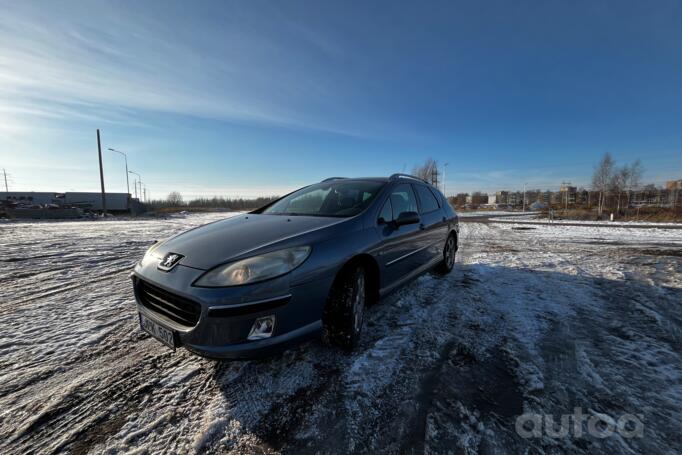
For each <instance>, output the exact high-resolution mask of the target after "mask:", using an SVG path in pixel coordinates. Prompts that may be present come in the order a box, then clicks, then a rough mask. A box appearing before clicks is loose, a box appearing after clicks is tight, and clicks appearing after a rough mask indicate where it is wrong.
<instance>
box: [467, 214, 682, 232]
mask: <svg viewBox="0 0 682 455" xmlns="http://www.w3.org/2000/svg"><path fill="white" fill-rule="evenodd" d="M491 213H492V212H491ZM458 215H459V216H462V215H461V214H458ZM486 215H490V213H487V214H486ZM505 215H508V214H505ZM469 216H473V215H469ZM494 221H495V222H496V223H532V224H548V225H554V224H578V225H579V224H586V225H597V226H599V227H601V226H603V227H615V226H629V227H648V226H660V227H673V228H678V229H682V223H674V222H656V221H609V220H556V219H554V220H549V219H547V218H538V216H537V214H525V215H521V214H519V215H518V216H514V217H511V216H509V217H500V218H495V220H494Z"/></svg>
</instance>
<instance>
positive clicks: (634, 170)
mask: <svg viewBox="0 0 682 455" xmlns="http://www.w3.org/2000/svg"><path fill="white" fill-rule="evenodd" d="M642 174H644V166H642V162H641V161H640V160H639V159H637V160H636V161H635V162H634V163H632V164H631V165H630V167H629V168H628V172H627V179H626V181H625V191H626V195H627V201H628V207H630V194H631V193H632V192H633V191H635V190H636V189H637V188H639V187H640V185H641V184H642Z"/></svg>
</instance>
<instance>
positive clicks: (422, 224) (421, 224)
mask: <svg viewBox="0 0 682 455" xmlns="http://www.w3.org/2000/svg"><path fill="white" fill-rule="evenodd" d="M419 229H421V230H422V231H423V230H424V229H426V226H424V223H419Z"/></svg>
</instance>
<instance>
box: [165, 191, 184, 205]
mask: <svg viewBox="0 0 682 455" xmlns="http://www.w3.org/2000/svg"><path fill="white" fill-rule="evenodd" d="M166 201H167V202H168V203H169V204H171V205H172V206H176V207H177V206H179V205H184V201H183V199H182V194H180V193H179V192H177V191H172V192H171V193H170V194H169V195H168V197H167V198H166Z"/></svg>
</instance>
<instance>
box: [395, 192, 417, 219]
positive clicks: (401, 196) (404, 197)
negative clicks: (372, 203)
mask: <svg viewBox="0 0 682 455" xmlns="http://www.w3.org/2000/svg"><path fill="white" fill-rule="evenodd" d="M390 199H391V208H392V209H393V210H392V211H393V219H397V218H398V216H399V215H400V214H401V213H403V212H418V210H417V198H416V197H415V195H414V191H412V185H410V184H407V183H403V184H400V185H398V186H397V187H395V189H394V190H393V191H392V192H391V197H390Z"/></svg>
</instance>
